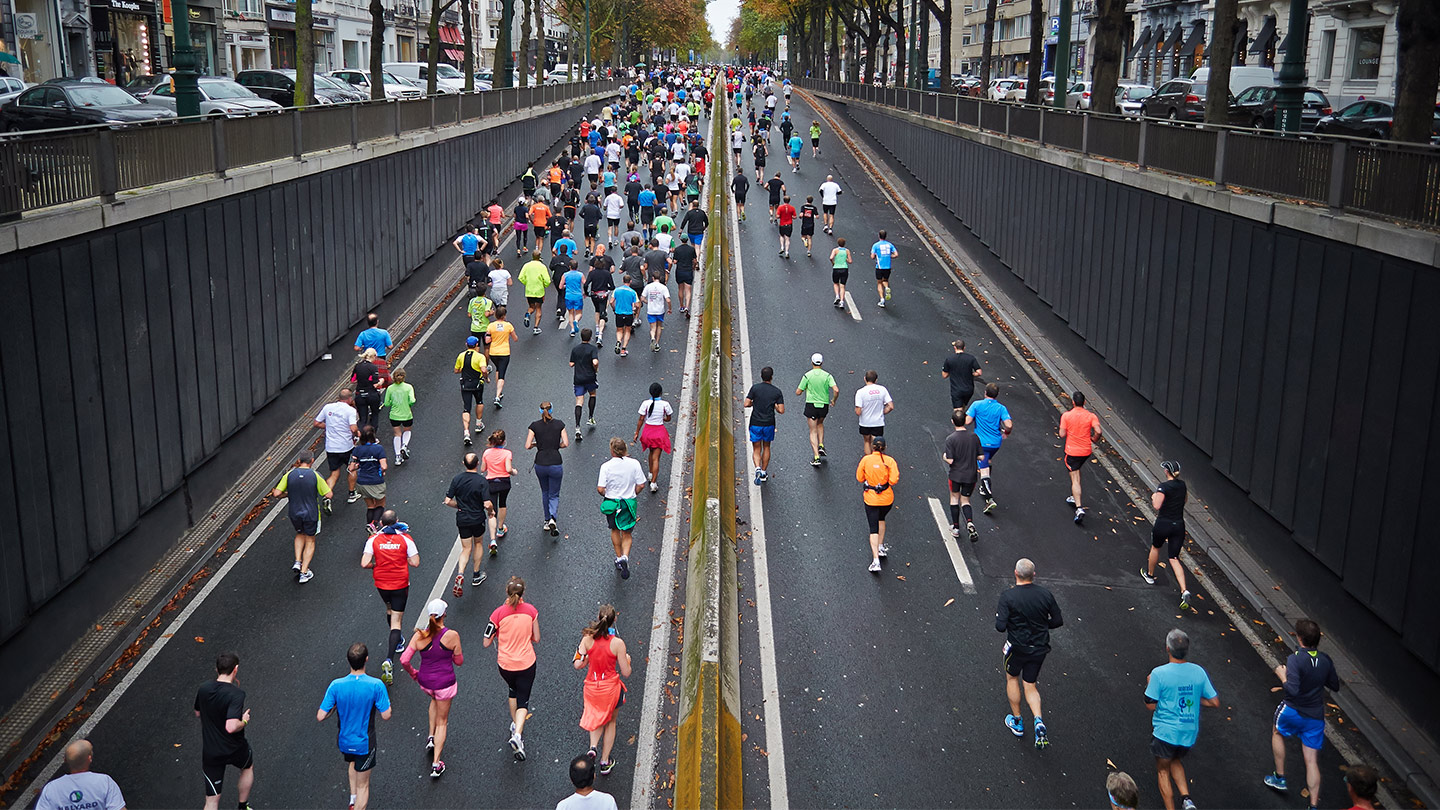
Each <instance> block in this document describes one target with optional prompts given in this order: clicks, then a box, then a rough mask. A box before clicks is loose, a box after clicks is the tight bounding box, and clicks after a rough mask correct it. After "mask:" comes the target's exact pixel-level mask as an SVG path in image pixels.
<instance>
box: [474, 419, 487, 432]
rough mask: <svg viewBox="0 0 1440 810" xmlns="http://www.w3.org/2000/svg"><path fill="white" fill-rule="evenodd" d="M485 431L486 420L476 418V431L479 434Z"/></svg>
mask: <svg viewBox="0 0 1440 810" xmlns="http://www.w3.org/2000/svg"><path fill="white" fill-rule="evenodd" d="M484 431H485V422H484V421H483V420H481V419H476V420H475V432H476V433H477V434H479V433H483V432H484Z"/></svg>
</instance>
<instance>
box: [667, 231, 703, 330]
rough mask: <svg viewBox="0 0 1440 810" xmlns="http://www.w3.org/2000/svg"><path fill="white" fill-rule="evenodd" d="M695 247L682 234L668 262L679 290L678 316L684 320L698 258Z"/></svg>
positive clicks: (686, 316)
mask: <svg viewBox="0 0 1440 810" xmlns="http://www.w3.org/2000/svg"><path fill="white" fill-rule="evenodd" d="M702 238H703V234H702ZM696 247H697V246H696V245H692V244H690V235H689V234H685V233H682V234H680V244H678V245H676V246H675V249H674V250H672V251H670V261H671V263H672V264H673V265H674V267H675V286H676V287H677V288H679V297H680V314H681V315H684V316H685V318H686V320H689V318H690V291H691V289H692V288H693V287H694V285H695V264H696V262H697V261H698V259H699V258H700V252H699V251H698V250H696V249H695V248H696Z"/></svg>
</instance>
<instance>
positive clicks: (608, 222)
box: [605, 217, 620, 234]
mask: <svg viewBox="0 0 1440 810" xmlns="http://www.w3.org/2000/svg"><path fill="white" fill-rule="evenodd" d="M605 227H606V228H608V229H609V230H607V231H606V233H609V234H614V233H615V232H616V231H618V230H620V220H618V219H611V218H609V217H606V218H605Z"/></svg>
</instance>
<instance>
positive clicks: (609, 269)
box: [584, 253, 615, 346]
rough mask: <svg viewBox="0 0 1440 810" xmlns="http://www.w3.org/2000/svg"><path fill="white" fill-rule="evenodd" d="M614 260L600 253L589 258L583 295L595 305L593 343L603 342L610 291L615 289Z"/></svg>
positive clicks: (607, 317)
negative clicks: (588, 269)
mask: <svg viewBox="0 0 1440 810" xmlns="http://www.w3.org/2000/svg"><path fill="white" fill-rule="evenodd" d="M614 272H615V260H614V259H612V258H610V256H609V255H607V254H605V253H602V254H600V255H599V256H596V257H595V258H593V259H591V260H590V272H589V273H587V274H586V275H585V288H584V289H585V295H586V296H588V297H589V298H590V305H591V306H593V307H595V345H596V346H599V345H600V344H602V343H604V342H605V325H606V323H608V322H609V319H610V291H611V290H613V289H615V276H614V275H613V274H614Z"/></svg>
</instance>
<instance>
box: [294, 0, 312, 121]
mask: <svg viewBox="0 0 1440 810" xmlns="http://www.w3.org/2000/svg"><path fill="white" fill-rule="evenodd" d="M314 95H315V18H314V16H312V15H311V13H310V0H296V3H295V106H296V107H300V108H302V109H303V108H304V107H307V106H309V104H310V99H311V98H312V97H313V96H314Z"/></svg>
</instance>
